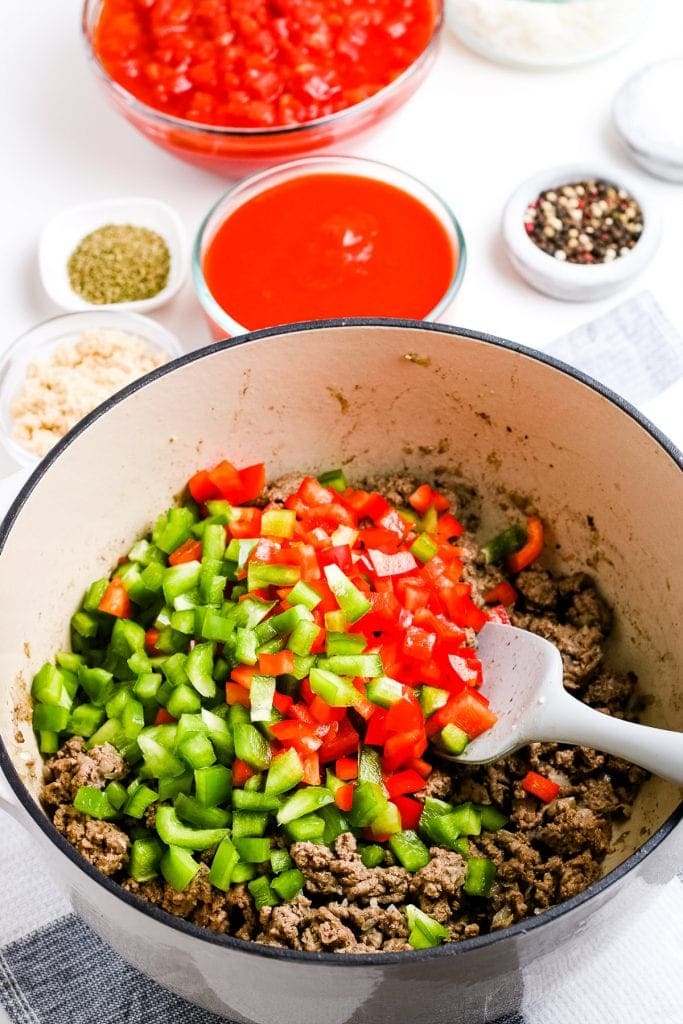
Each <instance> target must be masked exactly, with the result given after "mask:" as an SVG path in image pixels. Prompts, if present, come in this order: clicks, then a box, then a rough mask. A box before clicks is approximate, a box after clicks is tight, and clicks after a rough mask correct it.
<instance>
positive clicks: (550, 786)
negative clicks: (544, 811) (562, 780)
mask: <svg viewBox="0 0 683 1024" xmlns="http://www.w3.org/2000/svg"><path fill="white" fill-rule="evenodd" d="M522 789H523V790H525V792H527V793H530V794H531V795H532V796H537V797H538V799H539V800H543V802H544V803H546V804H549V803H550V801H551V800H554V799H555V797H556V796H557V794H558V793H559V792H560V787H559V785H558V783H557V782H553V780H552V779H548V778H546V776H545V775H539V773H538V772H532V771H529V772H527V773H526V775H525V776H524V778H523V779H522Z"/></svg>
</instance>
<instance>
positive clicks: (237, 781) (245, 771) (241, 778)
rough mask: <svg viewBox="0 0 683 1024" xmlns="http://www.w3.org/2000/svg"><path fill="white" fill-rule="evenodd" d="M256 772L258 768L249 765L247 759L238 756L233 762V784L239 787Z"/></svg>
mask: <svg viewBox="0 0 683 1024" xmlns="http://www.w3.org/2000/svg"><path fill="white" fill-rule="evenodd" d="M255 774H256V769H254V768H252V767H251V765H248V764H247V762H246V761H242V760H241V758H239V757H236V758H235V759H234V761H233V762H232V784H233V786H236V787H237V788H238V789H239V788H240V787H241V786H243V785H244V783H245V782H246V781H247V779H250V778H251V777H252V775H255Z"/></svg>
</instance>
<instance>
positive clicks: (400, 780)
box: [385, 768, 425, 799]
mask: <svg viewBox="0 0 683 1024" xmlns="http://www.w3.org/2000/svg"><path fill="white" fill-rule="evenodd" d="M385 784H386V787H387V790H388V792H389V796H390V797H392V799H394V798H395V797H397V796H404V795H405V794H406V793H417V792H418V791H419V790H420V789H424V785H425V780H424V778H423V777H422V775H420V774H419V773H418V772H416V771H415V769H414V768H406V769H405V770H404V771H402V772H396V774H395V775H389V776H388V778H386V779H385Z"/></svg>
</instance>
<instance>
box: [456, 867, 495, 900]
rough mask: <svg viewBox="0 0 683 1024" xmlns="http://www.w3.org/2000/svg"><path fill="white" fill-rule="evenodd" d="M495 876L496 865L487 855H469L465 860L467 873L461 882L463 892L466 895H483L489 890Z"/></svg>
mask: <svg viewBox="0 0 683 1024" xmlns="http://www.w3.org/2000/svg"><path fill="white" fill-rule="evenodd" d="M495 877H496V865H495V864H494V863H493V861H492V860H489V858H488V857H470V858H469V860H468V861H467V874H466V875H465V881H464V882H463V886H462V888H463V892H466V893H467V895H468V896H483V897H484V898H486V897H487V896H488V895H489V894H490V892H491V886H492V885H493V883H494V880H495Z"/></svg>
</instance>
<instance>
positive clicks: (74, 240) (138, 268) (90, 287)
mask: <svg viewBox="0 0 683 1024" xmlns="http://www.w3.org/2000/svg"><path fill="white" fill-rule="evenodd" d="M38 263H39V268H40V276H41V280H42V282H43V286H44V288H45V291H46V292H47V293H48V295H49V296H50V298H51V299H52V301H53V302H55V303H56V304H57V305H58V306H60V307H61V308H62V309H65V310H68V311H70V312H77V311H79V310H84V309H111V310H114V309H116V310H121V311H127V312H135V313H145V312H148V311H149V310H152V309H156V308H158V307H159V306H162V305H163V304H164V303H165V302H168V301H169V299H171V298H172V297H173V296H174V295H175V294H176V292H177V291H178V290H179V288H180V287H181V285H182V284H183V282H184V281H185V278H186V276H187V243H186V238H185V231H184V228H183V224H182V222H181V220H180V217H179V216H178V214H177V213H176V212H175V210H173V209H172V208H171V207H170V206H168V205H167V204H166V203H163V202H161V201H160V200H159V199H148V198H145V197H140V196H133V197H127V198H115V199H103V200H97V201H94V202H89V203H81V204H80V205H78V206H72V207H70V208H69V209H67V210H63V211H62V212H61V213H59V214H57V216H56V217H54V218H53V219H52V220H51V221H50V222H49V223H48V224H47V225H46V226H45V228H44V229H43V232H42V234H41V237H40V242H39V247H38Z"/></svg>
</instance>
